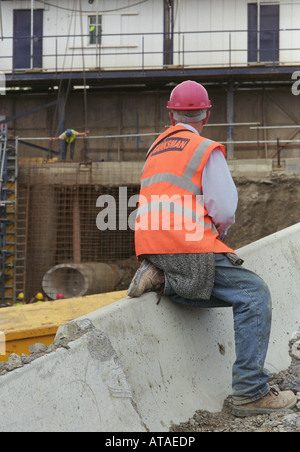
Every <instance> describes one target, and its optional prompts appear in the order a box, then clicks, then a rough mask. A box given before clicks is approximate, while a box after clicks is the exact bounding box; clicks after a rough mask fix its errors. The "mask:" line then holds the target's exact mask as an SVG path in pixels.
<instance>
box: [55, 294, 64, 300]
mask: <svg viewBox="0 0 300 452" xmlns="http://www.w3.org/2000/svg"><path fill="white" fill-rule="evenodd" d="M64 298H65V297H64V294H63V293H58V294H57V295H56V299H57V300H64Z"/></svg>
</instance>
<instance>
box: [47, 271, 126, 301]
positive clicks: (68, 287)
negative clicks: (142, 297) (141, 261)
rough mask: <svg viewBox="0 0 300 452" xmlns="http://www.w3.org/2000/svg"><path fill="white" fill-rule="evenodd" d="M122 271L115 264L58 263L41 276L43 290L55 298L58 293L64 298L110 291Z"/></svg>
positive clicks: (119, 278) (113, 288) (112, 289)
mask: <svg viewBox="0 0 300 452" xmlns="http://www.w3.org/2000/svg"><path fill="white" fill-rule="evenodd" d="M122 276H123V271H122V270H120V269H119V268H118V267H117V266H116V265H108V264H103V263H85V264H60V265H57V266H55V267H53V268H51V269H50V270H49V271H48V272H47V273H46V274H45V275H44V278H43V290H44V292H45V293H46V295H47V296H48V297H49V298H51V299H53V300H55V299H56V295H57V294H58V293H63V295H64V297H65V298H73V297H82V296H85V295H92V294H97V293H104V292H112V291H114V290H115V287H116V284H118V282H119V281H120V280H121V278H122Z"/></svg>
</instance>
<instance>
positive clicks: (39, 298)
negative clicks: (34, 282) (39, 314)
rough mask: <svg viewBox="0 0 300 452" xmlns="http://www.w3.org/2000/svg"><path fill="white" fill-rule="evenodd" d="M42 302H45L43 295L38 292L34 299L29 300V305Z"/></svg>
mask: <svg viewBox="0 0 300 452" xmlns="http://www.w3.org/2000/svg"><path fill="white" fill-rule="evenodd" d="M44 301H45V300H44V295H43V294H42V293H41V292H39V293H37V294H36V296H35V297H33V298H32V299H31V300H30V302H29V304H34V303H43V302H44Z"/></svg>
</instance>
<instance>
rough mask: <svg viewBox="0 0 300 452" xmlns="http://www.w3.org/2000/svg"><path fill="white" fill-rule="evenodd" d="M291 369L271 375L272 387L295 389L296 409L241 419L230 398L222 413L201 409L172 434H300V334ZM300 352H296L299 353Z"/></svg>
mask: <svg viewBox="0 0 300 452" xmlns="http://www.w3.org/2000/svg"><path fill="white" fill-rule="evenodd" d="M289 347H290V355H291V357H292V363H291V365H290V367H289V368H288V369H287V370H285V371H282V372H279V373H278V374H273V375H271V376H270V385H272V387H275V388H277V389H279V390H281V391H285V390H291V391H293V392H294V393H295V394H296V396H297V398H298V403H297V405H296V407H295V408H294V409H293V410H287V411H286V412H284V413H275V412H274V413H272V414H269V415H259V416H253V417H248V418H244V419H239V418H236V417H234V416H233V415H232V414H231V409H230V397H229V398H228V399H226V400H225V402H224V406H223V409H222V411H221V412H220V413H209V412H208V411H203V410H199V411H197V412H196V413H195V414H194V416H193V417H192V418H190V419H189V420H188V421H187V422H183V423H181V424H179V425H173V426H172V427H171V429H170V431H171V432H236V433H240V432H300V331H297V332H295V333H294V334H293V336H292V339H291V341H290V343H289ZM295 350H296V352H295Z"/></svg>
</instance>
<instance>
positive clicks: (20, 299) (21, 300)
mask: <svg viewBox="0 0 300 452" xmlns="http://www.w3.org/2000/svg"><path fill="white" fill-rule="evenodd" d="M24 298H25V296H24V294H23V292H21V293H19V295H18V297H17V301H16V303H15V305H16V306H23V305H24V304H26V303H25V299H24Z"/></svg>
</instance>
